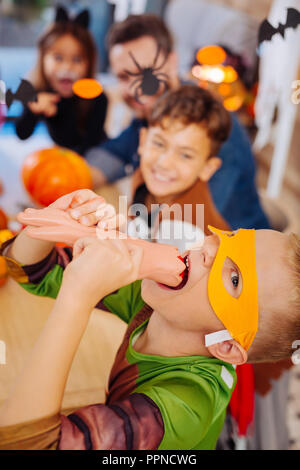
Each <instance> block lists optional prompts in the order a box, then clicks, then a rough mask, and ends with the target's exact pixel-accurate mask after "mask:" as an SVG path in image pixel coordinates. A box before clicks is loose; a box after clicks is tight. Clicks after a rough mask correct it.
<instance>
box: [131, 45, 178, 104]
mask: <svg viewBox="0 0 300 470" xmlns="http://www.w3.org/2000/svg"><path fill="white" fill-rule="evenodd" d="M160 50H161V48H160V46H158V47H157V52H156V56H155V59H154V62H153V65H152V67H141V66H140V64H139V63H138V62H137V60H136V59H135V57H134V55H133V54H132V52H129V55H130V57H131V58H132V60H133V62H134V64H135V65H136V67H137V69H138V72H137V73H133V72H129V70H125V72H126V73H127V74H128V75H130V76H132V77H138V78H137V79H136V80H134V81H133V83H132V84H131V85H130V88H131V87H133V86H134V85H137V84H138V86H137V87H136V89H135V94H134V97H135V99H136V101H138V102H139V103H141V101H140V97H141V96H142V95H147V96H152V95H155V94H156V93H157V92H158V90H159V88H160V84H161V83H162V84H163V86H164V90H163V93H165V91H167V89H168V88H169V84H168V82H167V80H166V79H169V76H168V75H167V74H166V73H162V72H160V73H155V72H157V71H158V70H160V69H161V68H162V67H163V66H164V65H165V63H166V61H167V58H168V57H167V56H166V57H165V59H164V60H163V63H162V64H161V65H160V66H159V67H156V64H157V60H158V57H159V53H160Z"/></svg>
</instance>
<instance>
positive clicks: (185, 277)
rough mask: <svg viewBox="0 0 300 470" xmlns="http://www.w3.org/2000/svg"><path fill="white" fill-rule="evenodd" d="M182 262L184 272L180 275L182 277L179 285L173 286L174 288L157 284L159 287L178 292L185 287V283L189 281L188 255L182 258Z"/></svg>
mask: <svg viewBox="0 0 300 470" xmlns="http://www.w3.org/2000/svg"><path fill="white" fill-rule="evenodd" d="M183 261H184V263H185V270H184V271H183V272H182V274H181V275H182V281H181V283H180V284H179V285H178V286H175V287H171V286H167V285H166V284H161V283H158V284H159V285H160V286H161V287H163V288H164V289H171V290H180V289H182V288H183V287H184V286H185V285H186V283H187V282H188V279H189V272H190V261H189V255H186V256H185V257H184V258H183Z"/></svg>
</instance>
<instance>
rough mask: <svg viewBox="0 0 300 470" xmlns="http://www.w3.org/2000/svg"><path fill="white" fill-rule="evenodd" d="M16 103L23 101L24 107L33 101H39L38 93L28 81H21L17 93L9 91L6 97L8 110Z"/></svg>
mask: <svg viewBox="0 0 300 470" xmlns="http://www.w3.org/2000/svg"><path fill="white" fill-rule="evenodd" d="M14 101H21V103H22V104H23V105H24V106H26V105H27V103H29V102H31V101H37V92H36V90H35V88H34V87H33V86H32V85H31V83H30V82H28V80H24V79H22V80H21V83H20V85H19V87H18V89H17V91H16V93H13V92H12V91H11V89H8V90H7V92H6V95H5V103H6V106H7V108H9V107H10V106H11V104H12V103H13V102H14Z"/></svg>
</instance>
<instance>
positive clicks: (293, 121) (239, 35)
mask: <svg viewBox="0 0 300 470" xmlns="http://www.w3.org/2000/svg"><path fill="white" fill-rule="evenodd" d="M58 3H59V4H62V5H64V6H66V7H67V8H68V10H69V11H71V12H72V11H73V12H74V13H76V12H77V11H80V10H81V9H82V8H84V7H87V8H89V10H90V13H91V18H92V24H91V28H90V29H91V32H92V33H93V36H94V38H95V41H96V44H97V47H98V51H99V61H98V74H99V79H100V82H101V83H102V85H103V86H104V87H105V90H106V91H107V94H108V95H109V97H110V98H111V100H110V102H111V105H110V106H111V109H110V111H109V115H108V122H107V125H106V127H107V132H108V135H109V136H112V137H113V136H116V135H118V133H119V132H120V131H121V130H122V129H123V128H124V127H125V125H126V124H127V123H129V121H130V118H131V114H130V111H129V110H128V109H127V108H126V107H125V106H124V105H123V104H122V103H121V102H119V100H118V96H117V93H116V88H115V85H116V84H115V79H114V77H113V76H112V74H111V73H110V70H109V65H108V60H107V52H106V47H105V36H106V34H107V31H108V29H109V27H110V25H111V24H112V23H113V22H115V21H120V20H122V19H124V18H126V17H127V15H128V14H129V13H135V14H140V13H144V12H152V13H156V14H158V15H161V16H162V17H163V18H164V19H165V21H166V23H167V25H168V26H169V28H170V30H171V32H172V33H173V35H174V38H175V44H176V51H177V52H178V55H179V70H180V75H181V77H182V78H185V79H189V80H194V81H195V82H198V81H200V83H201V84H202V85H203V86H204V85H205V86H207V87H211V88H212V89H214V90H215V91H216V92H218V93H219V94H220V95H221V97H222V98H223V100H224V105H225V106H226V107H227V109H229V110H230V111H231V112H236V113H237V114H238V115H239V118H240V120H241V122H242V123H243V124H244V125H245V127H246V129H247V131H248V133H249V137H250V139H251V142H252V144H253V149H254V154H255V159H256V164H257V185H258V187H259V192H260V196H261V200H262V204H263V206H264V208H265V210H266V212H267V214H268V216H269V219H270V221H271V223H272V226H273V227H274V228H276V229H278V230H286V231H291V230H293V231H295V232H297V233H298V234H300V184H299V183H300V159H299V149H300V93H298V95H297V96H298V103H299V104H297V102H295V100H294V102H293V100H292V94H293V91H295V89H293V88H292V82H291V81H290V82H286V83H285V84H284V87H285V88H284V91H283V92H282V94H281V95H280V96H279V95H277V96H275V95H276V94H272V77H273V78H274V77H275V78H276V76H278V77H279V75H280V72H281V70H282V68H284V66H283V65H282V64H283V58H284V55H285V54H287V55H288V54H289V52H286V53H285V51H283V50H282V51H281V55H280V54H279V55H278V57H276V60H275V59H274V52H273V59H274V61H273V63H272V67H273V68H272V69H270V68H269V74H271V76H272V77H270V76H268V75H267V74H265V63H267V61H268V60H269V59H270V58H268V57H266V58H265V59H261V60H260V58H259V55H258V54H257V52H258V51H257V37H258V28H259V25H260V24H261V22H262V21H263V20H264V19H265V18H267V17H268V15H269V13H270V10H271V8H272V5H273V2H272V0H210V1H203V0H80V1H59V2H57V1H56V0H31V1H29V0H0V80H3V82H4V83H5V85H6V88H7V89H8V88H10V89H12V90H16V88H17V87H18V85H19V81H20V78H24V77H26V76H27V75H28V72H29V71H30V69H31V68H32V67H33V65H34V63H35V60H36V42H37V39H38V37H39V35H40V34H41V32H42V31H43V30H44V28H45V26H46V25H47V24H48V23H49V22H51V21H52V19H53V7H55V6H56V5H57V4H58ZM277 3H278V2H277ZM285 3H286V2H285ZM290 3H292V5H291V6H293V7H296V6H297V4H298V9H299V10H300V1H299V0H296V1H295V0H294V1H293V2H290ZM298 37H299V36H298ZM299 43H300V41H299ZM210 44H218V45H221V46H222V47H223V48H224V50H225V51H226V53H227V62H226V65H227V66H228V67H231V68H232V69H233V74H232V75H231V78H228V79H226V77H225V76H221V78H220V73H219V72H220V70H217V69H218V68H215V70H214V71H213V73H212V74H211V75H203V70H200V69H199V64H198V63H197V61H196V53H197V50H198V49H199V48H201V47H203V46H206V45H210ZM288 47H292V48H299V44H293V45H292V46H290V45H289V46H288ZM290 50H291V49H290ZM271 52H272V51H271ZM271 52H270V54H271ZM299 52H300V51H299ZM299 57H300V55H299ZM299 57H298V62H297V64H296V66H297V67H298V68H297V74H296V76H294V80H297V79H298V80H300V73H299V72H300V69H299ZM263 60H265V63H263ZM281 61H282V62H281ZM294 65H295V64H294ZM232 69H231V70H232ZM268 80H270V82H269V81H268ZM282 80H283V82H284V77H283V76H282ZM298 84H299V85H298V87H299V89H300V81H299V82H298ZM260 87H261V89H263V90H264V93H265V96H266V97H267V98H268V99H267V100H266V101H264V99H265V98H264V97H263V99H262V98H260V102H259V106H256V104H255V100H256V98H257V93H258V92H259V89H260ZM269 91H270V94H269ZM283 96H284V97H285V98H284V100H283V98H282V97H283ZM272 100H273V102H272ZM269 105H270V106H274V111H275V112H274V116H273V119H272V121H271V122H270V123H269V128H268V129H266V128H265V127H264V125H263V123H264V119H263V118H264V111H263V110H264V106H269ZM21 111H22V105H21V104H20V103H18V102H16V103H14V104H13V105H12V106H11V108H10V109H9V113H8V116H7V119H6V122H5V123H4V125H3V126H2V128H1V129H0V179H1V181H2V185H3V192H2V194H1V195H0V206H2V207H3V208H4V209H5V211H6V212H7V213H8V215H9V217H11V219H12V220H13V218H14V215H15V214H16V213H17V212H18V211H19V210H20V209H22V208H23V207H24V206H27V205H30V204H32V203H31V201H30V199H29V198H28V195H27V194H26V192H25V190H24V189H23V185H22V182H21V178H20V168H21V165H22V162H23V161H24V158H25V156H26V155H28V154H29V153H31V152H33V151H34V150H36V149H39V148H43V147H49V146H51V145H52V144H53V143H52V142H51V139H50V137H49V136H48V133H47V130H46V127H45V125H44V124H43V123H39V125H38V126H37V128H36V130H35V132H34V134H33V136H32V137H30V138H29V139H27V140H26V141H19V140H18V138H17V137H16V135H15V132H14V126H13V122H14V119H15V118H16V117H17V116H18V115H19V114H20V113H21ZM267 127H268V126H267ZM0 328H1V325H0ZM0 336H1V335H0ZM0 367H1V366H0ZM0 370H1V369H0ZM0 380H1V378H0ZM4 388H5V387H4ZM4 388H3V390H4ZM299 391H300V369H299V367H298V368H297V367H294V368H293V372H292V380H291V384H290V394H289V399H290V401H289V407H288V426H289V431H290V448H291V449H300V398H299V397H300V394H299ZM0 392H1V390H0ZM3 393H4V392H3ZM0 395H1V393H0ZM0 399H1V396H0Z"/></svg>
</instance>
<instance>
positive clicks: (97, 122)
mask: <svg viewBox="0 0 300 470" xmlns="http://www.w3.org/2000/svg"><path fill="white" fill-rule="evenodd" d="M88 21H89V14H88V11H87V10H84V11H83V12H81V13H80V14H79V15H78V16H77V17H76V18H75V19H73V20H70V19H69V18H68V15H67V12H66V11H65V10H64V9H62V8H59V9H58V10H57V13H56V18H55V21H54V23H53V24H52V25H51V26H50V28H48V30H47V31H46V32H45V33H44V34H43V35H42V37H41V38H40V40H39V43H38V60H37V63H36V65H35V67H34V69H33V71H32V72H31V76H30V80H31V82H32V84H33V85H34V87H35V88H36V90H37V92H38V99H37V102H32V103H28V106H27V107H26V108H25V109H24V112H23V114H22V116H21V117H20V119H19V120H18V121H17V124H16V132H17V135H18V137H19V138H20V139H27V138H28V137H30V136H31V134H32V133H33V131H34V128H35V126H36V124H37V123H38V121H39V120H44V121H45V122H46V124H47V127H48V131H49V134H50V136H51V137H52V139H53V140H54V142H55V143H56V144H57V145H60V146H62V147H67V148H70V149H71V150H74V151H76V152H78V153H80V154H83V153H84V152H85V151H86V150H87V149H88V148H90V147H92V146H94V145H97V144H99V143H100V142H101V141H102V140H104V139H105V138H106V134H105V131H104V122H105V116H106V110H107V98H106V96H105V95H104V94H103V93H102V94H101V95H100V96H97V97H96V98H94V99H90V100H85V99H82V98H79V97H78V96H76V95H74V93H73V84H74V82H76V81H77V80H80V79H83V78H94V74H95V69H96V57H97V51H96V47H95V44H94V41H93V38H92V36H91V34H90V32H89V31H88V29H87V27H88Z"/></svg>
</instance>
